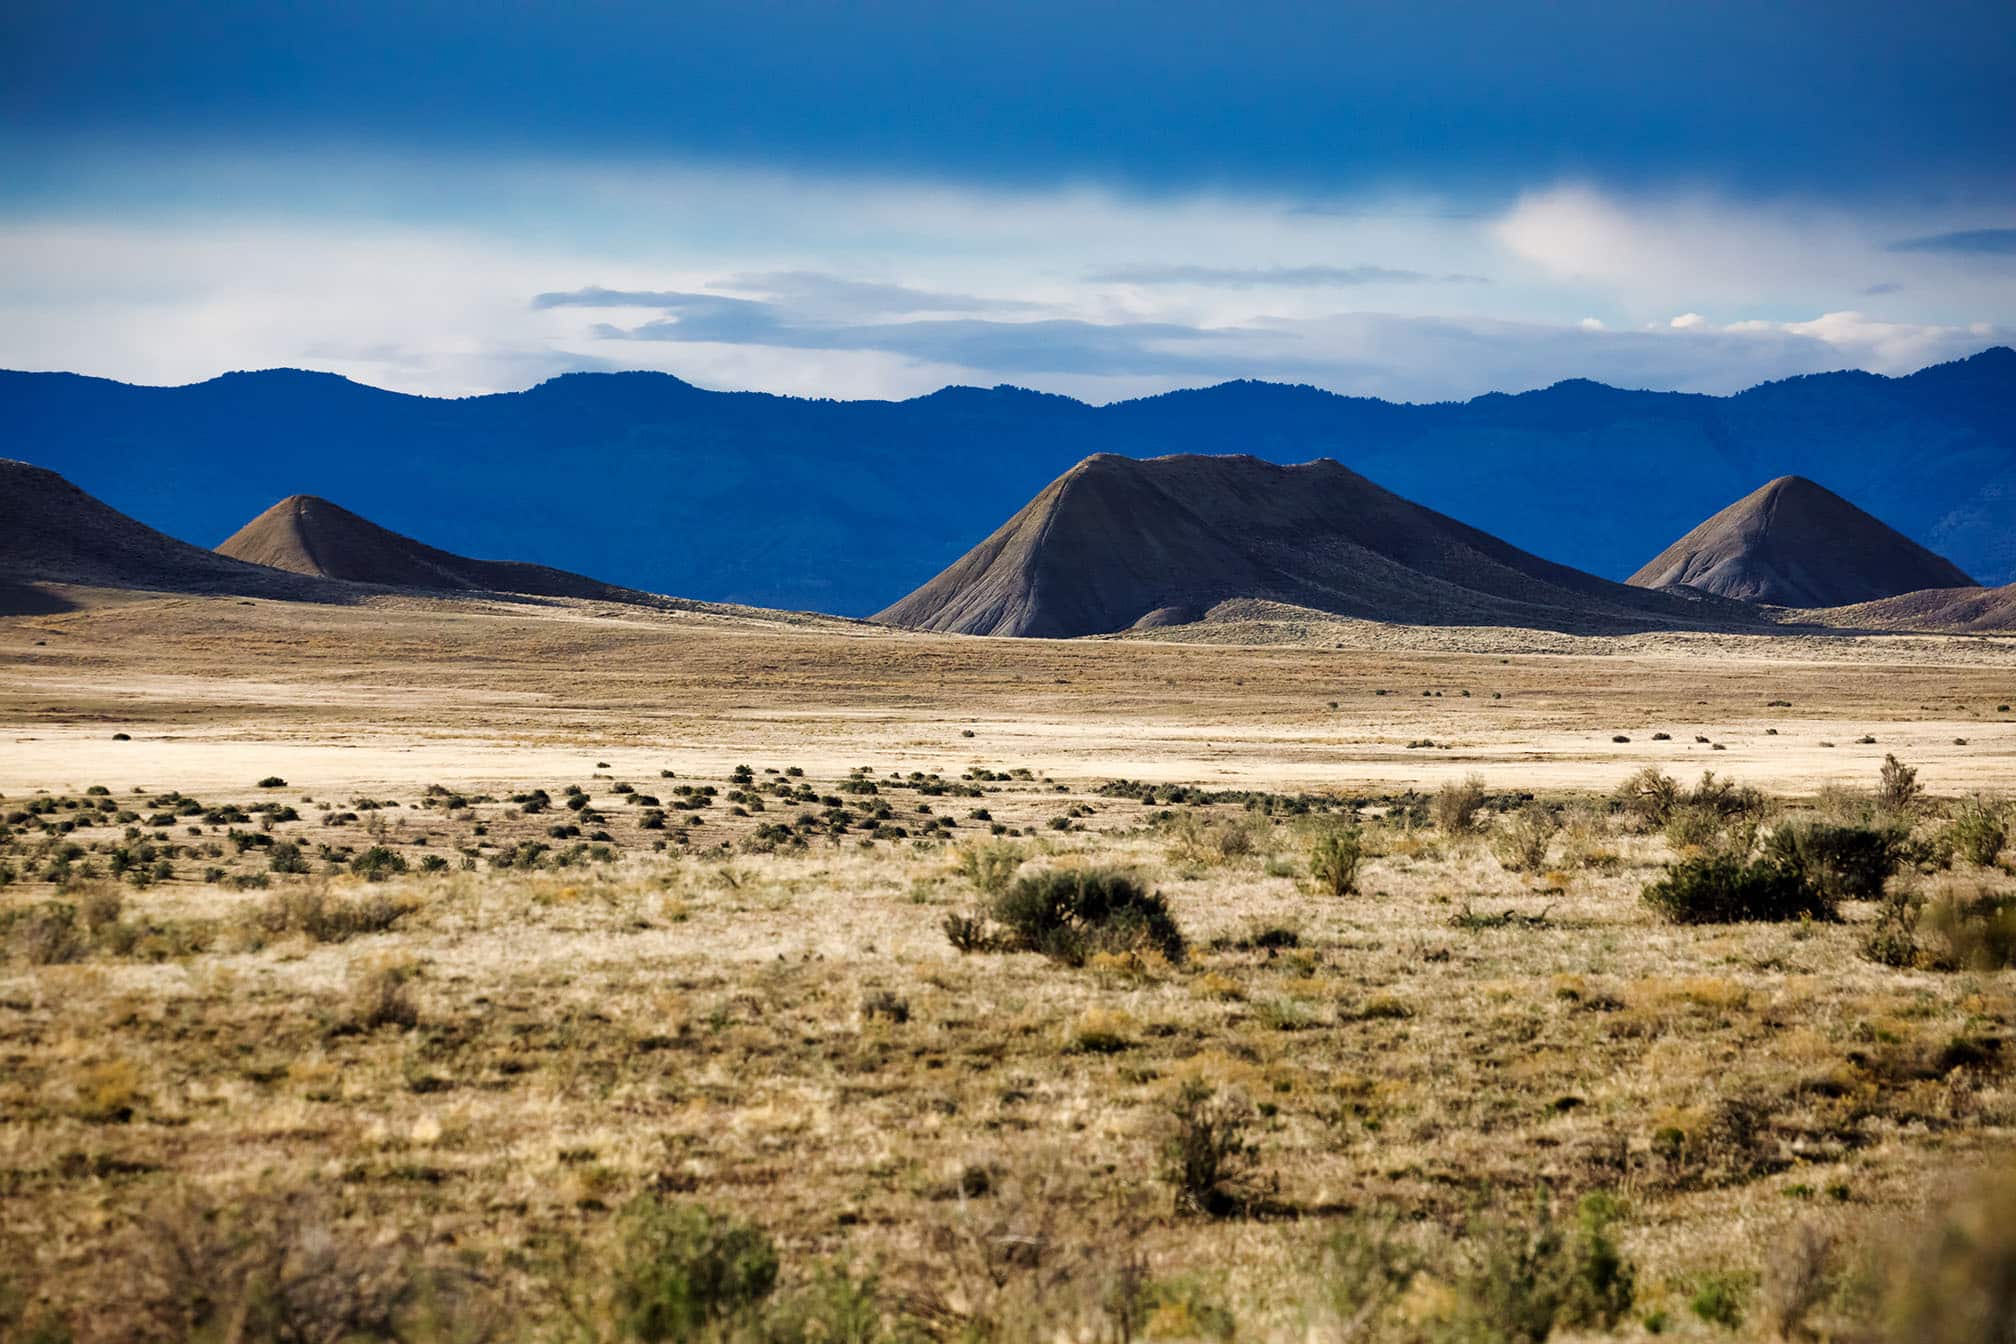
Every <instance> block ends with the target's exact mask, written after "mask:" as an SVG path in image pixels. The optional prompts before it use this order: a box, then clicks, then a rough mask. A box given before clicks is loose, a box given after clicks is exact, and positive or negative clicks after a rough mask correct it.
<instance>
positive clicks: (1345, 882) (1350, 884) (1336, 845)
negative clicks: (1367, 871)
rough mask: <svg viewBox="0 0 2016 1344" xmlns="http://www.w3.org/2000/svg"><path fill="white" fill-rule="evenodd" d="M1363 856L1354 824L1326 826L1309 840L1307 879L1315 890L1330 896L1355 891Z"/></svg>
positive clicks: (1350, 893)
mask: <svg viewBox="0 0 2016 1344" xmlns="http://www.w3.org/2000/svg"><path fill="white" fill-rule="evenodd" d="M1364 857H1365V851H1364V846H1363V844H1362V843H1361V841H1360V838H1359V834H1358V831H1357V830H1356V829H1355V828H1353V827H1348V826H1326V827H1324V828H1323V829H1322V830H1320V831H1318V832H1317V833H1316V836H1315V838H1314V839H1313V840H1312V841H1311V842H1310V844H1309V880H1310V882H1311V883H1312V884H1313V885H1314V886H1315V888H1316V890H1317V891H1319V892H1321V893H1322V894H1324V895H1326V896H1330V897H1332V898H1335V897H1341V896H1352V895H1356V894H1357V891H1358V869H1359V865H1360V864H1361V863H1363V861H1364Z"/></svg>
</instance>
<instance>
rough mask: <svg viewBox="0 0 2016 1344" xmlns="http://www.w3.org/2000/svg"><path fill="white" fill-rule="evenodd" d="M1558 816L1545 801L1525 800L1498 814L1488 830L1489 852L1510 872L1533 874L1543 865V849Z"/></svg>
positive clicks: (1555, 828) (1556, 826)
mask: <svg viewBox="0 0 2016 1344" xmlns="http://www.w3.org/2000/svg"><path fill="white" fill-rule="evenodd" d="M1560 829H1561V819H1560V817H1559V815H1558V814H1557V813H1556V812H1555V811H1554V809H1553V808H1551V807H1548V806H1547V805H1546V804H1545V803H1541V802H1529V803H1527V804H1525V805H1524V806H1522V807H1521V808H1519V810H1518V811H1516V812H1514V813H1512V814H1511V815H1510V816H1506V817H1500V818H1499V819H1498V824H1497V825H1496V826H1494V827H1493V828H1492V831H1491V853H1492V855H1493V856H1494V857H1495V858H1496V859H1497V860H1498V862H1499V864H1500V865H1501V866H1502V867H1503V868H1504V869H1505V870H1506V871H1507V872H1511V873H1537V872H1539V871H1540V870H1541V869H1543V868H1545V867H1546V866H1547V850H1548V847H1549V846H1550V845H1552V844H1553V843H1554V836H1555V834H1556V833H1557V832H1559V831H1560Z"/></svg>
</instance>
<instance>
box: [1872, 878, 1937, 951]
mask: <svg viewBox="0 0 2016 1344" xmlns="http://www.w3.org/2000/svg"><path fill="white" fill-rule="evenodd" d="M1924 904H1925V903H1924V900H1923V899H1922V898H1921V897H1920V896H1919V895H1918V893H1917V892H1915V891H1909V890H1905V891H1893V892H1891V893H1890V894H1889V895H1887V896H1885V897H1884V898H1883V903H1882V905H1880V906H1878V907H1877V910H1876V920H1875V922H1874V923H1873V924H1872V925H1871V926H1870V928H1869V932H1868V934H1867V935H1866V936H1865V937H1864V938H1863V939H1862V955H1863V956H1865V957H1867V958H1869V960H1871V961H1873V962H1875V963H1877V964H1878V965H1879V966H1898V967H1903V966H1912V965H1916V964H1917V961H1918V919H1919V916H1920V914H1921V912H1922V910H1923V907H1924Z"/></svg>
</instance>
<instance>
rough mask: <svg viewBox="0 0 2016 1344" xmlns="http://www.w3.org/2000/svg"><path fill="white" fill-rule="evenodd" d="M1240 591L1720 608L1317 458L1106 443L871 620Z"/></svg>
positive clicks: (1198, 612)
mask: <svg viewBox="0 0 2016 1344" xmlns="http://www.w3.org/2000/svg"><path fill="white" fill-rule="evenodd" d="M1235 599H1263V600H1267V601H1272V602H1281V603H1287V604H1291V605H1293V606H1298V607H1305V608H1309V609H1312V610H1315V611H1321V612H1328V613H1331V614H1333V615H1339V616H1350V617H1358V618H1363V619H1367V620H1376V621H1390V622H1399V623H1403V624H1410V625H1509V626H1520V627H1527V628H1539V629H1554V630H1574V631H1592V632H1593V631H1627V630H1645V629H1654V628H1666V627H1673V626H1682V625H1689V626H1699V625H1702V624H1704V623H1706V622H1708V621H1710V620H1721V621H1723V622H1725V623H1726V621H1727V620H1728V619H1729V617H1728V614H1727V609H1726V608H1725V607H1723V606H1722V605H1721V604H1716V603H1707V604H1704V603H1701V602H1698V601H1689V600H1685V599H1683V598H1680V597H1676V596H1673V595H1669V594H1664V593H1650V592H1645V591H1642V590H1640V589H1635V588H1628V587H1626V586H1624V585H1622V584H1618V583H1612V582H1610V581H1608V580H1606V579H1599V578H1596V577H1595V576H1593V575H1590V574H1584V573H1582V572H1581V571H1579V570H1574V569H1570V568H1568V567H1567V566H1565V565H1557V564H1554V563H1552V562H1550V561H1546V560H1542V559H1540V558H1538V557H1537V556H1533V555H1529V554H1528V553H1526V552H1525V551H1522V550H1519V549H1518V548H1517V547H1514V546H1510V545H1507V544H1506V543H1505V542H1502V541H1499V540H1498V539H1497V538H1496V537H1492V536H1490V535H1488V534H1486V533H1483V532H1480V531H1478V530H1477V529H1475V528H1472V527H1466V526H1464V525H1463V524H1462V523H1459V522H1456V521H1455V520H1453V519H1451V518H1447V517H1444V516H1443V515H1442V514H1439V513H1436V512H1434V511H1433V510H1431V509H1426V508H1423V507H1422V506H1421V505H1418V504H1415V503H1412V502H1410V501H1408V500H1405V499H1402V498H1401V497H1400V496H1398V495H1396V494H1393V493H1392V492H1391V491H1389V490H1385V489H1382V488H1381V487H1379V486H1377V485H1374V484H1373V483H1372V482H1371V481H1368V480H1366V479H1365V478H1364V477H1363V476H1360V475H1358V474H1357V473H1356V472H1353V471H1350V470H1348V469H1347V468H1345V467H1343V466H1341V465H1339V464H1338V463H1336V462H1334V461H1331V460H1329V459H1328V458H1325V459H1322V460H1319V461H1315V462H1307V463H1303V464H1301V465H1300V466H1278V465H1275V464H1274V463H1271V462H1263V461H1261V460H1259V459H1258V458H1254V457H1247V456H1227V457H1217V456H1198V455H1179V456H1171V457H1157V458H1148V459H1145V460H1143V459H1134V458H1124V457H1117V456H1114V455H1111V454H1107V453H1099V454H1095V455H1094V456H1092V457H1088V458H1086V459H1085V460H1084V461H1083V462H1080V463H1079V464H1078V465H1077V466H1075V467H1073V468H1072V469H1071V470H1070V471H1068V472H1066V473H1064V475H1062V476H1060V477H1058V478H1057V479H1056V480H1055V481H1053V482H1051V483H1050V485H1049V486H1048V487H1046V488H1045V489H1044V490H1043V492H1042V493H1041V494H1039V495H1037V496H1036V498H1035V499H1033V500H1031V501H1030V502H1029V503H1028V504H1027V505H1026V506H1025V507H1024V508H1023V509H1022V510H1021V512H1019V513H1017V514H1016V515H1015V516H1014V517H1013V518H1010V519H1009V520H1008V521H1007V522H1006V523H1005V524H1003V525H1002V526H1001V528H1000V529H999V530H998V531H996V532H995V533H994V534H993V535H992V536H990V537H988V538H987V539H986V540H985V541H983V542H981V543H980V544H979V545H978V546H976V547H974V548H973V549H972V550H971V551H969V552H967V554H966V555H965V556H964V557H963V558H961V559H960V560H959V561H958V562H957V563H955V564H954V565H952V567H951V568H949V569H947V570H946V571H945V572H944V573H942V574H940V575H938V577H936V578H934V579H932V580H931V581H930V582H929V583H927V584H925V585H924V586H923V587H922V588H919V589H918V590H917V591H916V592H914V593H911V594H910V595H909V596H908V597H906V598H904V599H903V600H902V601H900V602H898V603H896V604H895V605H894V606H891V607H889V608H888V609H886V610H885V611H883V612H881V613H880V614H879V615H878V616H877V617H876V618H875V619H877V620H879V621H883V622H886V623H888V624H891V625H902V626H911V627H915V628H918V629H925V630H939V631H946V632H952V633H960V634H980V635H1031V636H1041V637H1050V638H1070V637H1074V636H1079V635H1096V634H1107V633H1111V632H1114V631H1121V630H1127V629H1130V628H1143V629H1146V628H1151V627H1161V626H1169V625H1178V624H1184V623H1187V622H1191V621H1196V620H1199V619H1201V618H1205V617H1206V616H1207V615H1208V613H1209V612H1210V610H1211V609H1212V608H1213V607H1215V606H1217V605H1218V604H1220V603H1224V602H1230V601H1233V600H1235ZM1739 618H1741V613H1740V612H1739Z"/></svg>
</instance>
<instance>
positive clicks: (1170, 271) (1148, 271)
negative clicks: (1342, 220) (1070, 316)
mask: <svg viewBox="0 0 2016 1344" xmlns="http://www.w3.org/2000/svg"><path fill="white" fill-rule="evenodd" d="M1085 278H1086V279H1087V280H1090V281H1092V282H1093V283H1095V284H1111V285H1212V286H1216V287H1219V288H1223V289H1260V288H1272V287H1277V286H1278V287H1304V288H1306V287H1311V286H1324V285H1422V284H1438V283H1440V284H1470V285H1485V284H1489V283H1491V282H1490V281H1489V280H1488V279H1486V278H1485V277H1484V276H1481V275H1464V274H1460V273H1452V274H1447V275H1432V274H1430V273H1428V272H1426V271H1409V270H1403V269H1400V268H1398V267H1393V266H1102V267H1099V268H1097V269H1095V270H1092V271H1088V272H1087V273H1086V275H1085Z"/></svg>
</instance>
